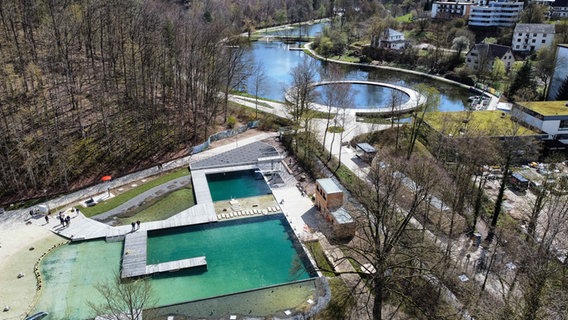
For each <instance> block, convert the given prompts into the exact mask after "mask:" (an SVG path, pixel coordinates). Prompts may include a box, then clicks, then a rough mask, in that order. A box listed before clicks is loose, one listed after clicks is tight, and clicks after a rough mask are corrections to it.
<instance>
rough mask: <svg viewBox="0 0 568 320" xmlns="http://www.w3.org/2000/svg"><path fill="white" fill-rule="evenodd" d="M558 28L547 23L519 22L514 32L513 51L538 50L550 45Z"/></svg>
mask: <svg viewBox="0 0 568 320" xmlns="http://www.w3.org/2000/svg"><path fill="white" fill-rule="evenodd" d="M555 33H556V28H555V27H554V25H553V24H546V23H518V24H517V26H515V31H514V32H513V42H512V45H511V48H512V49H513V51H536V50H538V49H540V48H542V47H550V46H552V43H553V42H554V34H555Z"/></svg>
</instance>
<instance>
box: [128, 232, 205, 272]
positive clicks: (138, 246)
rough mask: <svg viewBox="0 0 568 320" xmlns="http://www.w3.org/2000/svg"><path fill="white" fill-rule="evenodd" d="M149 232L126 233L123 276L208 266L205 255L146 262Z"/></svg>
mask: <svg viewBox="0 0 568 320" xmlns="http://www.w3.org/2000/svg"><path fill="white" fill-rule="evenodd" d="M147 242H148V233H147V232H146V231H145V230H144V231H139V232H138V231H137V232H134V233H130V234H128V235H126V238H125V239H124V254H123V256H122V271H121V273H120V276H121V278H123V279H124V278H132V277H140V276H146V275H151V274H154V273H159V272H170V271H178V270H181V269H187V268H195V267H202V266H207V260H206V259H205V256H200V257H195V258H189V259H182V260H175V261H168V262H162V263H158V264H149V265H148V264H146V263H147V260H148V258H147V254H146V252H147V251H146V244H147Z"/></svg>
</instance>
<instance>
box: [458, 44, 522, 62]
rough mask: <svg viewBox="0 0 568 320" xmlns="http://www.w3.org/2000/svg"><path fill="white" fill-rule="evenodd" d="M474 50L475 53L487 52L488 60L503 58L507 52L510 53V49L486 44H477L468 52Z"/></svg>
mask: <svg viewBox="0 0 568 320" xmlns="http://www.w3.org/2000/svg"><path fill="white" fill-rule="evenodd" d="M474 49H477V52H487V53H488V58H490V59H494V58H503V56H504V55H505V54H506V53H507V52H509V51H511V47H508V46H502V45H500V44H487V43H477V44H475V46H473V48H471V50H470V51H469V52H471V51H473V50H474ZM469 52H468V54H469Z"/></svg>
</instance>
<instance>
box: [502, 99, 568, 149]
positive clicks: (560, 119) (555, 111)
mask: <svg viewBox="0 0 568 320" xmlns="http://www.w3.org/2000/svg"><path fill="white" fill-rule="evenodd" d="M511 116H512V117H514V118H515V119H517V120H518V121H519V122H520V123H522V124H523V125H526V126H528V127H530V128H531V129H533V130H539V131H541V132H543V133H545V134H547V135H548V137H547V139H548V140H557V141H560V142H562V143H564V144H568V101H533V102H519V103H517V104H515V105H514V106H513V108H512V110H511Z"/></svg>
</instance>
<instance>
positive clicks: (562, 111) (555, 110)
mask: <svg viewBox="0 0 568 320" xmlns="http://www.w3.org/2000/svg"><path fill="white" fill-rule="evenodd" d="M567 103H568V101H530V102H518V103H517V104H518V105H520V106H522V107H525V108H527V109H529V110H532V111H534V112H536V113H538V114H541V115H543V116H566V115H568V107H566V104H567Z"/></svg>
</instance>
